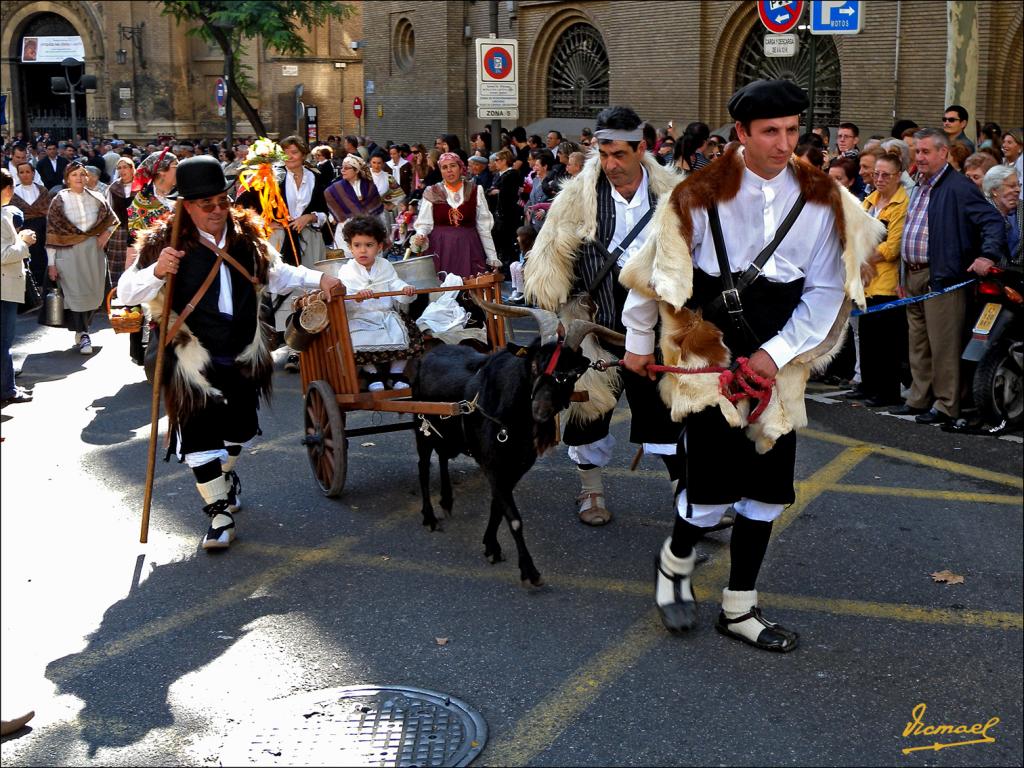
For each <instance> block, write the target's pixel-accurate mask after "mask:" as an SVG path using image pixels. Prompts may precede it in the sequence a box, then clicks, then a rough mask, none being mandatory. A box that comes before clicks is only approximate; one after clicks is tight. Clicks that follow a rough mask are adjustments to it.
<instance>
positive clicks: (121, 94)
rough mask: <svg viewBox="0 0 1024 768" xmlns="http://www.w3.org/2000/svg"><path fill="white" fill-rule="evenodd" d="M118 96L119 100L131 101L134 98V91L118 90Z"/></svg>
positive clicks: (129, 89) (127, 89)
mask: <svg viewBox="0 0 1024 768" xmlns="http://www.w3.org/2000/svg"><path fill="white" fill-rule="evenodd" d="M117 95H118V98H120V99H124V100H125V101H130V100H131V98H132V89H131V88H118V89H117Z"/></svg>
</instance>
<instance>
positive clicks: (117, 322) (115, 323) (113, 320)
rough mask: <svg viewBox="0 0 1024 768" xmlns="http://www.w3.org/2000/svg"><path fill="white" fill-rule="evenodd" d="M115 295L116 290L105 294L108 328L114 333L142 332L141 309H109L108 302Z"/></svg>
mask: <svg viewBox="0 0 1024 768" xmlns="http://www.w3.org/2000/svg"><path fill="white" fill-rule="evenodd" d="M115 293H117V288H112V289H111V290H110V293H108V294H107V319H108V320H110V327H111V328H113V329H114V333H136V332H137V331H141V330H142V323H143V321H144V320H145V314H144V313H143V311H142V307H139V306H135V307H116V308H113V309H112V308H111V306H110V302H111V301H112V300H113V298H114V294H115Z"/></svg>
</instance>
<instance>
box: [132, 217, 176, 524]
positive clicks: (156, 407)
mask: <svg viewBox="0 0 1024 768" xmlns="http://www.w3.org/2000/svg"><path fill="white" fill-rule="evenodd" d="M183 213H184V206H183V205H182V203H181V200H178V202H177V203H175V206H174V220H173V221H172V222H171V248H173V249H174V250H178V232H179V231H180V230H181V217H182V215H183ZM166 283H167V284H166V286H165V289H166V292H167V295H166V296H164V311H163V314H162V315H160V338H159V339H157V344H159V346H158V347H157V350H156V367H155V368H154V370H153V402H152V407H151V408H150V411H149V418H150V420H151V421H152V424H151V425H150V427H149V456H148V457H147V459H146V492H145V495H144V496H143V497H142V532H141V533H140V534H139V543H140V544H145V543H146V542H147V541H148V540H149V506H150V504H151V503H152V501H153V476H154V474H155V473H156V443H157V437H158V434H159V432H160V384H161V380H162V379H163V373H164V350H165V349H166V347H167V341H168V339H167V338H166V336H167V321H168V318H170V316H171V299H172V297H173V296H174V273H173V272H172V273H171V274H169V275H167V281H166ZM152 343H153V340H152V338H150V344H152Z"/></svg>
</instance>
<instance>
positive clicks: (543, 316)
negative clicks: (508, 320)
mask: <svg viewBox="0 0 1024 768" xmlns="http://www.w3.org/2000/svg"><path fill="white" fill-rule="evenodd" d="M469 297H470V298H471V299H472V300H473V303H474V304H476V305H477V306H478V307H480V308H481V309H483V310H484V311H486V312H492V313H493V314H495V315H500V316H502V317H532V318H533V319H534V320H536V321H537V325H538V326H539V327H540V337H541V342H543V343H547V342H549V341H554V340H555V339H557V338H558V325H559V320H558V315H556V314H555V313H554V312H550V311H548V310H546V309H540V308H538V307H513V306H511V305H509V304H496V303H494V302H493V301H487V300H485V299H481V298H479V297H478V296H476V295H475V293H474V292H473V291H470V292H469Z"/></svg>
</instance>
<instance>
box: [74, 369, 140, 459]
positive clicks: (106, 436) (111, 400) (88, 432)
mask: <svg viewBox="0 0 1024 768" xmlns="http://www.w3.org/2000/svg"><path fill="white" fill-rule="evenodd" d="M152 392H153V390H152V387H150V385H149V383H148V382H145V381H136V382H133V383H131V384H125V385H124V386H123V387H121V389H119V390H118V391H117V392H116V393H115V394H113V395H110V396H109V397H100V398H97V399H96V400H93V402H92V405H91V406H90V407H91V408H93V409H94V411H95V415H94V416H93V419H92V421H90V422H89V423H88V424H87V425H86V426H85V428H84V429H83V430H82V442H84V443H88V444H90V445H116V444H117V443H123V442H125V441H127V440H131V439H133V438H134V437H135V434H134V432H135V430H137V429H138V428H139V427H144V426H145V425H147V424H149V423H150V418H149V417H150V414H151V413H152V411H151V398H152Z"/></svg>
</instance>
